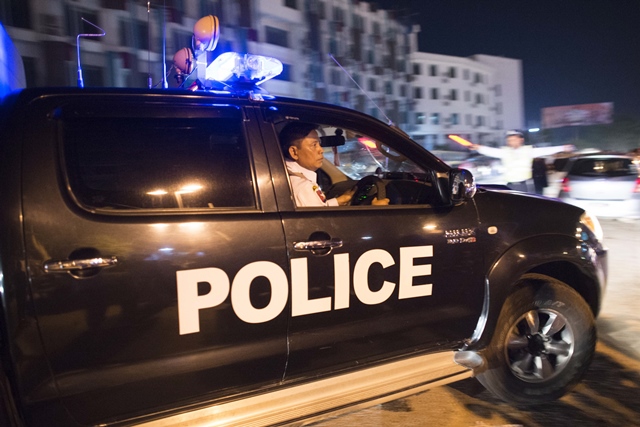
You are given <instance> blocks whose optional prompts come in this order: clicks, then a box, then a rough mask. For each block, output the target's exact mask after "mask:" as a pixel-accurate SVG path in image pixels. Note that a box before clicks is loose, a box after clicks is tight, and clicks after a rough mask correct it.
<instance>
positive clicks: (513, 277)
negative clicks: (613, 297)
mask: <svg viewBox="0 0 640 427" xmlns="http://www.w3.org/2000/svg"><path fill="white" fill-rule="evenodd" d="M585 245H586V243H585V242H582V241H580V240H578V239H576V238H572V237H570V236H564V235H553V236H550V235H540V236H535V237H531V238H528V239H526V240H522V241H520V242H518V243H517V244H515V245H513V246H511V247H510V248H509V249H508V250H507V251H505V252H504V253H503V254H502V255H501V256H500V257H499V258H498V259H497V260H496V261H495V262H494V263H493V264H492V265H491V268H490V269H489V272H488V274H487V276H486V281H485V286H486V292H485V298H486V300H485V304H484V308H483V314H482V319H480V321H479V322H478V327H477V328H476V331H475V332H474V334H473V336H472V337H471V339H470V340H469V341H468V343H467V347H466V349H468V350H481V349H482V348H484V347H486V346H487V345H489V343H490V342H491V338H492V336H493V332H494V331H495V329H496V325H497V322H498V317H499V316H500V312H501V310H502V307H503V305H504V303H505V301H506V299H507V297H508V296H509V295H510V294H511V293H513V292H514V291H515V290H516V289H518V287H519V286H521V285H522V283H523V279H526V278H530V279H534V278H535V279H544V278H545V277H546V278H549V279H551V280H554V281H559V282H562V283H564V284H565V285H567V286H569V287H571V288H573V289H574V290H575V291H576V292H578V294H580V296H581V297H582V298H583V299H584V300H585V301H586V302H587V304H588V305H589V307H590V308H591V310H592V312H593V315H594V317H595V316H597V314H598V312H599V310H600V306H601V300H602V288H603V286H604V285H603V284H602V283H601V279H600V277H602V274H601V273H600V272H599V270H600V269H601V266H600V265H599V263H598V262H597V260H594V258H593V257H592V256H591V257H590V256H585V251H587V249H586V248H585ZM531 283H532V285H533V286H536V285H535V281H532V282H531Z"/></svg>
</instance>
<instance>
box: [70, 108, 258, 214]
mask: <svg viewBox="0 0 640 427" xmlns="http://www.w3.org/2000/svg"><path fill="white" fill-rule="evenodd" d="M234 113H235V114H232V115H231V116H229V115H228V114H224V115H221V116H218V117H215V116H214V117H202V116H200V117H184V114H183V115H182V116H183V117H177V118H175V117H173V118H172V117H161V118H157V117H113V116H107V117H104V116H103V117H83V116H82V115H80V116H79V117H73V118H72V119H67V120H64V119H63V125H62V130H63V132H62V133H63V153H64V163H65V168H66V171H67V177H68V183H69V187H70V190H71V192H72V194H73V196H74V197H75V198H76V200H77V201H78V202H79V203H80V204H81V205H83V206H84V207H86V208H89V209H100V210H120V211H122V210H139V209H145V210H147V209H151V210H167V209H169V210H172V209H228V208H234V209H238V208H241V209H247V208H255V207H256V198H255V193H254V186H253V179H252V172H251V171H252V169H251V163H250V160H249V155H248V151H247V145H246V141H245V137H244V131H243V125H242V119H241V117H240V113H239V112H234Z"/></svg>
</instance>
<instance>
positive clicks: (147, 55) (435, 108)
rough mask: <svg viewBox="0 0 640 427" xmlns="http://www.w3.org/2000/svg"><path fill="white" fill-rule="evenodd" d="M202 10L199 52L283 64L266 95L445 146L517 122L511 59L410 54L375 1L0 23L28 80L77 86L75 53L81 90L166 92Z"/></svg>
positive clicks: (173, 8) (109, 11) (255, 1)
mask: <svg viewBox="0 0 640 427" xmlns="http://www.w3.org/2000/svg"><path fill="white" fill-rule="evenodd" d="M163 12H164V13H163ZM206 15H216V16H218V18H219V19H220V24H221V30H220V40H219V42H218V46H217V48H216V50H215V51H214V52H210V53H208V55H210V56H211V59H213V57H215V56H217V55H218V54H220V53H222V52H226V51H232V50H233V51H240V52H250V53H260V54H263V55H268V56H274V57H277V58H278V59H280V60H281V61H282V62H283V64H284V70H283V73H282V74H281V75H280V76H279V77H278V78H277V79H274V80H272V81H269V82H267V83H265V85H264V87H265V89H267V90H268V91H270V92H272V93H274V94H277V95H283V96H293V97H298V98H306V99H315V100H317V101H322V102H328V103H332V104H338V105H342V106H346V107H351V108H354V109H357V110H360V111H363V112H366V113H369V114H371V115H373V116H375V117H377V118H379V119H381V120H383V121H388V122H393V123H395V124H397V125H399V126H400V127H401V128H403V129H404V130H406V131H407V132H409V133H410V134H411V135H412V136H414V137H415V139H416V140H417V141H419V142H421V143H423V144H424V145H425V146H427V147H428V148H431V147H433V146H436V145H442V144H444V143H445V142H446V141H447V138H446V136H447V135H448V134H450V133H456V134H459V135H461V136H463V137H466V138H469V139H471V140H472V141H473V142H478V143H486V142H488V141H494V140H496V141H497V140H499V139H500V138H501V135H502V134H503V133H504V132H503V130H504V129H507V128H512V127H513V128H520V127H522V123H523V117H522V116H523V115H524V114H523V111H522V107H521V106H522V98H523V94H522V78H521V65H520V61H518V60H511V59H506V58H494V57H489V56H486V55H476V56H475V57H472V58H458V57H452V56H445V55H435V54H429V53H423V52H418V44H417V35H418V33H419V31H420V27H419V26H417V25H412V24H411V23H409V22H408V20H406V19H405V18H404V17H402V16H399V15H398V14H397V12H395V11H389V10H382V9H378V8H377V7H376V6H375V3H369V2H366V1H359V0H156V1H143V0H83V1H78V0H3V2H2V3H1V4H0V19H1V20H2V22H3V23H4V25H5V26H6V27H7V30H8V32H9V35H10V36H11V38H12V39H13V41H14V43H15V45H16V47H17V49H18V51H19V52H20V54H21V56H22V58H23V61H24V65H25V74H26V80H27V85H28V86H69V85H75V84H76V82H77V77H78V68H79V61H78V56H79V59H80V63H81V66H82V74H83V77H84V84H85V86H117V87H163V86H168V87H175V86H177V82H176V81H175V79H174V78H173V76H174V74H175V73H174V72H173V70H172V58H173V54H174V53H175V52H177V51H178V50H180V49H182V48H184V47H190V46H191V36H192V31H193V25H194V24H195V22H196V21H197V20H198V19H199V18H201V17H203V16H206ZM83 19H84V20H86V21H89V22H90V23H91V24H94V25H95V26H97V27H99V29H98V28H96V27H94V26H93V25H91V24H90V23H87V22H86V21H84V20H83ZM100 30H104V32H105V35H104V36H102V37H98V36H96V35H95V34H96V33H100V32H101V31H100ZM78 34H85V35H84V36H81V37H78ZM89 34H91V35H89ZM77 42H79V43H80V50H79V52H80V55H78V51H77V49H76V48H77ZM162 52H165V54H164V55H163V53H162ZM163 59H164V60H165V62H164V64H166V65H163ZM165 72H166V74H165ZM163 75H164V76H165V77H164V78H163ZM518 106H519V107H518ZM518 108H519V109H518Z"/></svg>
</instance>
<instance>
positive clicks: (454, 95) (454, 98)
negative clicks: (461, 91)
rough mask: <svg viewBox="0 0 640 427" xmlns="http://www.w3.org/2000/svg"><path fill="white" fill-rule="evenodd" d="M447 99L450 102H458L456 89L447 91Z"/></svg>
mask: <svg viewBox="0 0 640 427" xmlns="http://www.w3.org/2000/svg"><path fill="white" fill-rule="evenodd" d="M449 99H450V100H452V101H457V100H458V91H457V90H456V89H451V90H450V91H449Z"/></svg>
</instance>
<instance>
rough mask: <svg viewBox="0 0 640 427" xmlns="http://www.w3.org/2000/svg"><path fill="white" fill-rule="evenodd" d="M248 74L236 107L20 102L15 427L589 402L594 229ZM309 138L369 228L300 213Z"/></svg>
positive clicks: (3, 387) (216, 102)
mask: <svg viewBox="0 0 640 427" xmlns="http://www.w3.org/2000/svg"><path fill="white" fill-rule="evenodd" d="M210 21H211V20H210ZM214 22H215V21H214ZM226 58H227V60H225V61H223V62H222V64H220V63H219V62H216V61H217V60H216V61H213V63H212V64H211V66H214V65H216V66H217V65H230V66H233V67H236V66H237V65H238V64H241V65H242V66H241V67H240V68H242V69H244V70H248V71H250V75H247V74H241V76H242V84H241V85H239V86H237V87H233V86H231V84H230V83H229V84H230V86H228V87H225V88H223V89H216V90H200V91H195V92H193V91H189V90H156V89H150V90H147V89H140V90H134V89H114V88H101V89H96V88H91V89H90V88H86V89H80V88H37V89H25V90H20V91H16V92H13V93H11V94H9V95H8V96H6V97H4V99H2V102H1V105H0V183H1V185H0V205H1V206H2V209H1V210H0V235H1V236H2V239H1V240H0V290H1V292H0V364H1V365H0V425H2V426H20V427H23V426H28V427H32V426H74V427H76V426H87V425H96V426H97V425H100V426H107V425H113V426H124V425H146V426H185V425H225V426H231V425H237V426H240V425H242V426H244V425H253V426H262V425H274V424H275V425H283V424H284V423H292V422H299V421H300V420H302V419H307V420H308V419H313V418H314V417H322V416H326V414H328V413H329V412H330V411H334V410H344V409H345V408H347V407H349V406H350V405H352V406H366V405H369V404H372V402H382V401H385V400H391V399H394V398H397V397H402V396H406V395H408V394H410V393H414V392H418V391H422V390H425V389H427V388H429V387H434V386H436V385H440V384H445V383H448V382H452V381H456V380H460V379H464V378H468V377H470V376H472V375H475V376H476V377H477V378H478V380H479V381H480V382H481V383H482V384H484V385H485V386H486V387H487V388H488V389H489V390H491V391H492V392H494V393H495V394H496V395H497V396H499V397H500V398H502V399H504V400H506V401H509V402H515V403H517V404H540V403H542V402H546V401H549V400H552V399H556V398H559V397H560V396H562V395H563V394H564V393H566V392H567V391H568V390H570V389H571V388H572V387H573V386H574V385H575V384H576V383H577V382H579V381H580V379H581V378H582V377H583V375H584V373H585V371H586V369H587V368H588V366H589V363H590V361H591V359H592V357H593V355H594V352H595V343H596V328H595V320H594V319H595V317H596V316H597V315H598V313H599V310H600V307H601V304H602V298H603V294H604V292H605V287H606V278H607V251H606V249H605V248H604V247H603V246H602V242H601V241H602V230H601V229H600V227H599V225H598V221H597V219H596V218H595V217H594V216H592V215H590V214H589V213H588V212H586V211H585V210H584V209H582V208H578V207H575V206H571V205H568V204H565V203H561V202H558V201H555V200H550V199H544V198H538V197H533V196H528V195H525V194H516V193H513V192H510V191H506V190H500V191H491V190H488V189H485V188H477V187H476V185H475V183H474V180H473V176H472V175H471V174H470V173H469V172H468V171H466V170H463V169H458V168H452V167H450V166H448V165H447V164H446V163H445V162H443V161H442V160H440V159H439V158H437V157H436V156H434V155H433V154H432V153H430V152H428V151H426V150H425V149H424V148H422V147H421V146H420V145H418V144H417V143H416V142H414V141H412V140H411V139H410V138H409V137H408V136H407V135H406V134H405V133H403V132H401V131H399V130H398V129H396V128H394V127H393V126H389V125H388V124H386V123H383V122H381V121H379V120H377V119H375V118H373V117H371V116H368V115H365V114H362V113H360V112H357V111H353V110H349V109H346V108H341V107H337V106H334V105H328V104H323V103H319V102H313V101H305V100H299V99H292V98H281V97H276V96H271V95H268V94H265V93H263V92H262V91H259V90H258V88H256V87H253V86H251V85H250V84H248V82H250V81H251V80H252V79H258V78H261V77H256V76H261V71H262V70H261V69H260V68H259V65H260V64H263V63H264V64H270V65H272V64H273V61H266V60H263V59H262V58H255V57H252V58H249V59H251V60H252V61H251V63H250V64H249V63H242V60H243V58H246V57H245V56H243V55H237V56H233V57H232V58H231V59H230V60H229V56H227V57H226ZM213 68H214V69H213V70H211V71H212V75H218V71H220V70H218V69H216V68H215V67H213ZM281 68H282V67H281V66H280V69H281ZM237 70H238V69H237V68H233V69H232V70H231V71H233V72H231V71H230V70H226V71H225V70H223V71H225V73H223V74H232V75H235V72H236V71H237ZM208 73H209V69H207V74H208ZM292 122H307V123H312V124H314V125H315V127H317V129H318V132H319V133H320V135H322V137H321V138H323V139H322V141H323V143H326V148H325V150H326V151H327V158H325V160H324V164H323V166H322V167H321V169H319V170H318V181H319V183H320V184H321V185H322V186H323V188H324V190H325V192H326V194H327V195H328V196H329V197H331V195H332V194H340V192H342V191H344V190H345V189H350V188H353V187H355V188H356V193H355V195H354V196H353V198H352V199H351V200H352V203H351V205H350V206H334V207H332V206H327V207H324V206H323V207H319V208H309V207H306V208H305V207H301V206H297V205H296V203H295V201H294V200H295V199H294V197H293V193H292V188H291V183H290V179H291V178H290V175H289V173H288V172H287V168H286V166H285V159H284V157H283V153H282V149H281V146H280V140H279V134H280V131H281V130H282V129H283V128H284V127H285V126H286V125H287V124H289V123H292ZM342 146H343V147H346V149H345V150H336V151H335V153H338V154H339V156H338V157H340V155H341V157H342V158H341V160H340V159H335V158H334V159H333V160H334V161H333V162H330V161H329V160H330V159H329V157H330V156H329V154H330V152H333V148H334V147H336V148H339V147H342ZM363 147H364V148H363ZM335 153H334V154H335ZM338 160H340V161H338ZM319 191H320V190H319ZM319 194H322V191H320V193H319ZM374 197H377V198H380V199H383V198H388V199H389V200H390V204H389V205H372V204H371V203H372V199H373V198H374Z"/></svg>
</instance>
